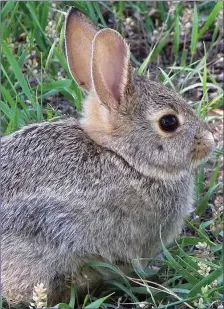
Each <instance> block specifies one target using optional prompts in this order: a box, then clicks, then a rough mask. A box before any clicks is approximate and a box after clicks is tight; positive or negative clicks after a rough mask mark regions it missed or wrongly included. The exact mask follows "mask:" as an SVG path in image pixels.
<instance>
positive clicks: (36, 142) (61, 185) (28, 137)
mask: <svg viewBox="0 0 224 309" xmlns="http://www.w3.org/2000/svg"><path fill="white" fill-rule="evenodd" d="M99 149H100V148H99V147H97V146H96V144H95V143H94V142H93V141H91V140H90V139H89V138H88V137H87V136H86V135H85V133H84V132H83V131H82V129H81V128H80V126H79V123H78V121H77V120H75V119H69V120H64V121H57V122H52V123H50V122H46V123H42V124H33V125H30V126H27V127H25V128H24V129H22V130H20V131H18V132H15V133H13V134H11V135H9V136H6V137H3V138H2V150H1V165H2V166H1V168H2V177H1V186H2V187H1V188H2V198H3V200H10V199H12V198H13V196H14V195H17V194H19V193H21V192H22V193H32V192H36V191H41V192H44V191H45V190H55V191H57V192H58V193H62V194H67V192H66V189H67V190H68V191H70V190H71V188H72V187H74V186H77V185H78V183H79V182H80V181H82V186H83V184H84V183H85V181H86V185H88V186H89V182H88V181H87V180H88V177H89V174H94V171H96V170H97V165H98V164H99V155H98V154H99ZM88 160H91V164H88ZM77 175H79V178H78V179H77ZM85 177H86V179H84V178H85ZM84 189H85V188H83V190H84Z"/></svg>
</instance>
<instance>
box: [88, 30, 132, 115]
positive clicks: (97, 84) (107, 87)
mask: <svg viewBox="0 0 224 309" xmlns="http://www.w3.org/2000/svg"><path fill="white" fill-rule="evenodd" d="M92 48H93V49H92V62H91V69H92V85H93V87H94V89H95V92H96V94H97V96H98V98H99V99H100V101H101V102H102V103H103V104H104V105H106V106H107V107H108V109H109V110H111V109H116V108H117V107H118V105H119V103H120V102H121V101H122V98H123V97H124V96H125V92H126V90H127V88H128V86H129V84H130V83H131V65H130V50H129V47H128V45H127V43H126V42H125V40H124V39H123V38H122V36H121V35H120V34H119V33H118V32H117V31H115V30H112V29H103V30H100V31H99V32H98V33H97V34H96V35H95V37H94V40H93V47H92Z"/></svg>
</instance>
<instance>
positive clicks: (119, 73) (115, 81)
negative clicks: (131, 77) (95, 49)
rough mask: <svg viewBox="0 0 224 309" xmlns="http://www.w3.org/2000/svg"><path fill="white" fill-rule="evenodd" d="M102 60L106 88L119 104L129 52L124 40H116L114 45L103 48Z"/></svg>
mask: <svg viewBox="0 0 224 309" xmlns="http://www.w3.org/2000/svg"><path fill="white" fill-rule="evenodd" d="M103 49H104V50H103V51H102V52H103V53H102V58H101V59H100V64H99V65H100V72H101V76H102V78H103V81H104V83H105V86H106V88H107V89H108V90H109V91H110V92H111V93H112V95H113V97H114V98H115V99H116V100H117V101H118V102H119V101H120V97H121V88H122V86H123V85H122V80H123V77H124V76H123V75H124V70H125V69H126V68H125V62H126V57H127V50H126V46H125V45H124V42H123V41H122V40H120V39H119V40H116V41H115V40H114V42H113V44H108V45H106V46H104V47H103Z"/></svg>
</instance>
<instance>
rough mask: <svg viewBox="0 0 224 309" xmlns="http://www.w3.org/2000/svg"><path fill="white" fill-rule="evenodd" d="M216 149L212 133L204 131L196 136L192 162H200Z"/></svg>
mask: <svg viewBox="0 0 224 309" xmlns="http://www.w3.org/2000/svg"><path fill="white" fill-rule="evenodd" d="M213 148H214V138H213V135H212V133H211V132H208V131H204V132H202V133H199V134H197V135H195V138H194V143H193V150H192V160H193V161H194V162H195V161H196V162H199V161H201V160H203V159H205V158H206V157H208V155H209V154H210V152H211V151H212V149H213Z"/></svg>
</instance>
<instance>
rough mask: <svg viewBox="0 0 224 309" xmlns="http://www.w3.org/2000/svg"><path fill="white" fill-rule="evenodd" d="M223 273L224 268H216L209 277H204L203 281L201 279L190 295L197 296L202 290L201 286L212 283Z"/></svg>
mask: <svg viewBox="0 0 224 309" xmlns="http://www.w3.org/2000/svg"><path fill="white" fill-rule="evenodd" d="M222 274H223V269H222V267H220V268H219V269H216V270H215V271H213V272H212V273H210V274H209V275H208V276H207V277H205V278H203V279H202V280H201V281H199V282H198V283H197V284H196V285H195V286H194V287H193V288H192V289H191V291H190V293H189V297H193V296H196V295H197V294H198V293H200V292H201V288H202V287H204V286H206V285H209V284H211V283H212V282H213V281H214V280H216V279H217V278H218V277H220V276H221V275H222Z"/></svg>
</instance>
